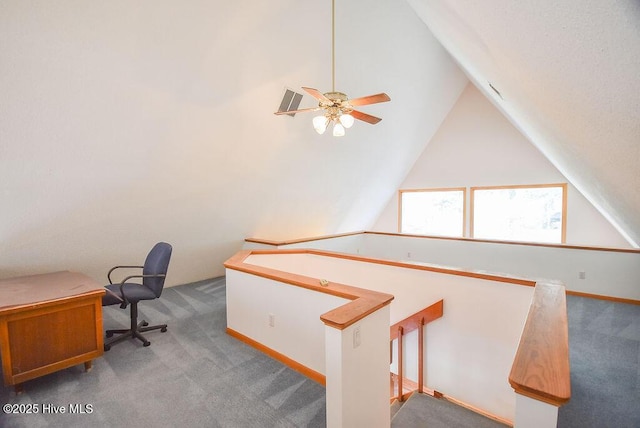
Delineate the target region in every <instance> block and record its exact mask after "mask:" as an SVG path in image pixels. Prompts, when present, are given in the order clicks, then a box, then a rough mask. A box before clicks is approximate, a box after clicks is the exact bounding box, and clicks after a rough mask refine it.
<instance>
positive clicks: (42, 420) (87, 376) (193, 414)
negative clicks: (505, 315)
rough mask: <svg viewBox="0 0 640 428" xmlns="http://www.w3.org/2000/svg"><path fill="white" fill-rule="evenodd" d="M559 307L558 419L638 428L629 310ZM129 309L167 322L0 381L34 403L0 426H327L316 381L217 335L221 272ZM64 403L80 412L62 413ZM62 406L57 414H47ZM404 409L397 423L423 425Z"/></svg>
mask: <svg viewBox="0 0 640 428" xmlns="http://www.w3.org/2000/svg"><path fill="white" fill-rule="evenodd" d="M567 304H568V313H569V340H570V351H571V369H572V370H571V371H572V373H571V381H572V400H571V401H570V402H569V403H568V404H567V405H565V406H563V407H562V408H560V412H559V420H558V427H559V428H573V427H576V428H577V427H580V428H596V427H597V428H627V427H628V428H640V306H635V305H627V304H620V303H611V302H606V301H600V300H593V299H586V298H581V297H574V296H568V298H567ZM140 313H141V318H145V319H147V320H148V321H150V322H151V323H152V324H155V323H165V322H166V323H167V324H168V325H169V330H168V332H167V333H160V332H158V331H155V332H150V333H148V334H147V338H148V339H149V340H150V341H151V346H149V347H146V348H145V347H142V345H141V343H139V342H137V341H127V342H124V343H120V344H117V345H114V346H113V348H112V349H111V350H110V351H109V352H106V353H105V354H104V356H103V357H101V358H98V359H97V360H96V361H94V369H93V370H92V371H90V372H88V373H84V370H83V367H82V366H81V365H80V366H76V367H72V368H69V369H66V370H62V371H60V372H57V373H53V374H51V375H48V376H44V377H42V378H39V379H34V380H32V381H29V382H26V383H25V392H24V393H23V394H21V395H16V394H15V393H14V391H13V388H11V387H2V388H0V403H2V404H18V405H19V404H23V405H25V406H24V407H23V409H25V410H26V409H28V406H31V408H32V410H33V408H34V406H35V405H37V406H38V408H39V410H38V413H37V414H33V413H32V414H6V413H4V412H2V413H0V427H2V428H5V427H6V428H9V427H25V428H36V427H87V426H100V427H142V428H144V427H175V426H184V427H230V428H237V427H240V428H244V427H248V428H251V427H324V426H325V425H326V420H325V411H326V404H325V389H324V388H323V387H322V386H321V385H319V384H317V383H315V382H314V381H311V380H309V379H307V378H306V377H304V376H303V375H301V374H299V373H296V372H295V371H293V370H291V369H289V368H287V367H285V366H283V365H282V364H280V363H278V362H277V361H275V360H273V359H271V358H269V357H267V356H265V355H264V354H262V353H260V352H258V351H256V350H254V349H253V348H251V347H249V346H247V345H244V344H243V343H241V342H239V341H237V340H235V339H233V338H231V337H229V336H228V335H227V334H226V333H225V328H226V301H225V280H224V278H218V279H216V280H212V281H203V282H201V283H194V284H187V285H182V286H178V287H172V288H168V289H165V290H164V293H163V294H162V297H161V298H160V299H159V300H155V301H153V302H143V303H141V304H140ZM103 318H104V326H105V328H121V327H126V326H127V325H128V310H127V311H125V310H122V309H119V308H118V307H117V306H113V307H107V308H104V312H103ZM75 404H79V405H81V406H85V407H84V409H85V413H84V414H77V413H76V414H69V413H68V412H69V406H70V405H75ZM87 405H90V408H89V407H86V406H87ZM46 406H48V407H47V408H48V409H49V411H50V412H49V413H43V412H44V410H45V407H46ZM61 407H62V408H65V410H66V411H67V413H65V414H54V413H51V411H53V409H54V408H61ZM408 410H409V408H408V407H407V410H405V412H406V413H407V414H408V413H409V411H408ZM455 410H456V409H453V411H455ZM461 411H464V409H461ZM401 412H403V409H400V412H398V414H397V416H396V417H399V415H400V414H401ZM447 412H449V410H447ZM448 415H449V413H447V416H446V417H447V418H448V417H449V416H448ZM405 417H406V418H408V420H409V421H410V422H409V423H408V424H407V425H404V426H415V427H429V426H433V425H429V424H428V423H427V422H425V421H417V420H413V422H411V421H412V419H411V417H410V416H405ZM446 420H447V421H448V422H446V425H436V426H451V427H463V426H471V427H475V426H480V425H474V424H473V423H472V424H471V425H469V424H465V425H461V424H462V421H463V417H462V416H461V417H458V418H452V419H446ZM454 420H455V422H454Z"/></svg>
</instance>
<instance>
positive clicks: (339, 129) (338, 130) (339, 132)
mask: <svg viewBox="0 0 640 428" xmlns="http://www.w3.org/2000/svg"><path fill="white" fill-rule="evenodd" d="M333 136H334V137H343V136H344V126H342V124H341V123H340V122H339V121H338V122H336V123H335V124H334V125H333Z"/></svg>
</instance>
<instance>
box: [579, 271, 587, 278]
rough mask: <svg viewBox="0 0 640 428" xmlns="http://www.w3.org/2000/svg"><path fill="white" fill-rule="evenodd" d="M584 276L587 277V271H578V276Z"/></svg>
mask: <svg viewBox="0 0 640 428" xmlns="http://www.w3.org/2000/svg"><path fill="white" fill-rule="evenodd" d="M586 277H587V273H586V272H578V278H580V279H585V278H586Z"/></svg>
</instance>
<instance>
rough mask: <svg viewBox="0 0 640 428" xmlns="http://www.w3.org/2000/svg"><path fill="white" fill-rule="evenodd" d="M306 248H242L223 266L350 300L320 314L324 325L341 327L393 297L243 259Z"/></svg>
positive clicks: (352, 322) (362, 316) (358, 318)
mask: <svg viewBox="0 0 640 428" xmlns="http://www.w3.org/2000/svg"><path fill="white" fill-rule="evenodd" d="M308 252H311V251H309V250H242V251H239V252H238V253H236V254H235V255H234V256H232V257H231V258H230V259H228V260H227V261H226V262H225V263H224V266H225V267H226V268H227V269H233V270H237V271H240V272H246V273H249V274H252V275H256V276H260V277H263V278H268V279H273V280H275V281H279V282H284V283H286V284H290V285H295V286H297V287H302V288H306V289H308V290H312V291H316V292H319V293H325V294H331V295H333V296H337V297H342V298H344V299H348V300H350V302H348V303H346V304H344V305H342V306H339V307H337V308H335V309H333V310H331V311H329V312H326V313H324V314H322V315H321V316H320V319H321V320H322V322H324V323H325V325H328V326H330V327H333V328H336V329H338V330H344V329H345V328H347V327H348V326H350V325H352V324H354V323H356V322H357V321H359V320H361V319H362V318H364V317H366V316H368V315H369V314H371V313H373V312H375V311H377V310H378V309H380V308H382V307H384V306H386V305H388V304H390V303H391V301H392V300H393V299H394V296H392V295H391V294H386V293H380V292H377V291H372V290H366V289H363V288H358V287H353V286H350V285H346V284H340V283H337V282H330V283H329V282H327V283H326V284H325V283H323V282H322V281H321V279H319V278H310V277H308V276H304V275H299V274H295V273H290V272H285V271H281V270H277V269H271V268H267V267H263V266H257V265H252V264H250V263H246V262H245V260H246V259H247V258H248V257H249V256H251V255H252V254H299V253H302V254H304V253H308Z"/></svg>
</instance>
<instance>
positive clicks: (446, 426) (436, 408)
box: [391, 393, 505, 428]
mask: <svg viewBox="0 0 640 428" xmlns="http://www.w3.org/2000/svg"><path fill="white" fill-rule="evenodd" d="M391 414H392V417H391V428H452V427H457V428H467V427H468V428H505V425H503V424H501V423H499V422H497V421H494V420H493V419H489V418H487V417H485V416H482V415H480V414H478V413H475V412H472V411H471V410H468V409H465V408H464V407H461V406H458V405H456V404H453V403H451V402H450V401H447V400H445V399H442V398H441V399H438V398H434V397H431V396H430V395H427V394H418V393H414V394H413V395H411V397H409V399H408V400H407V401H405V402H404V404H402V406H401V407H400V408H397V406H396V409H395V414H394V406H393V405H392V408H391Z"/></svg>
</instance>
